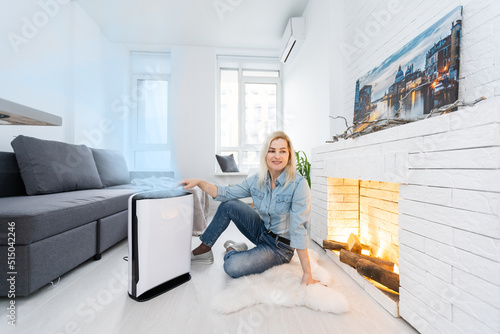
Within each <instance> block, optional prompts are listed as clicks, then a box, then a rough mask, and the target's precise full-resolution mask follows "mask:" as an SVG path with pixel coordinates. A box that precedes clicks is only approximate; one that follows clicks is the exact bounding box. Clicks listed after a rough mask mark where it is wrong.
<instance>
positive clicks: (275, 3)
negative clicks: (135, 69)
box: [76, 0, 308, 49]
mask: <svg viewBox="0 0 500 334" xmlns="http://www.w3.org/2000/svg"><path fill="white" fill-rule="evenodd" d="M76 1H77V2H78V3H79V4H80V6H81V7H82V8H83V9H84V10H85V11H86V12H87V13H88V14H89V15H90V16H91V17H92V18H93V19H94V20H95V21H96V22H97V24H98V25H99V26H100V27H101V30H102V32H103V34H104V35H105V36H106V37H107V38H108V39H109V40H110V41H113V42H124V43H144V44H162V45H198V46H215V47H230V48H253V49H255V48H256V49H277V48H279V47H280V41H281V37H282V35H283V31H284V29H285V26H286V23H287V21H288V19H289V18H290V17H294V16H302V13H303V12H304V9H305V7H306V5H307V2H308V0H177V1H175V0H76Z"/></svg>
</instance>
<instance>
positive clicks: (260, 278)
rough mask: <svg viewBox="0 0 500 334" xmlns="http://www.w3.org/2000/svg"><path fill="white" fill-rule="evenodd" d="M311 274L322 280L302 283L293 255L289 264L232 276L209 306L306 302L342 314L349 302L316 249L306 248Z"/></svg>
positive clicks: (222, 309) (228, 308)
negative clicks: (324, 266)
mask: <svg viewBox="0 0 500 334" xmlns="http://www.w3.org/2000/svg"><path fill="white" fill-rule="evenodd" d="M309 258H310V260H311V269H312V272H313V275H314V278H316V279H317V280H319V281H321V282H322V283H323V284H326V285H327V286H324V285H322V284H313V285H308V286H304V285H302V284H301V280H302V268H301V266H300V261H299V259H298V256H297V255H295V256H294V257H293V259H292V261H291V262H290V263H288V264H284V265H281V266H277V267H273V268H271V269H269V270H267V271H265V272H263V273H262V274H256V275H250V276H244V277H240V278H237V279H231V280H230V281H229V283H228V284H227V286H226V287H225V288H224V289H223V290H222V291H221V292H220V293H218V294H217V295H216V296H215V298H214V299H213V300H212V305H211V306H212V309H213V310H214V311H216V312H218V313H223V314H228V313H232V312H236V311H239V310H241V309H244V308H246V307H250V306H253V305H257V304H268V305H279V306H285V307H294V306H305V307H308V308H310V309H313V310H317V311H322V312H329V313H337V314H341V313H344V312H347V311H348V309H349V305H348V303H347V300H346V299H345V297H344V296H343V295H342V294H341V293H339V292H336V291H334V290H333V289H332V285H333V280H332V277H331V275H330V274H329V273H328V271H327V270H325V269H324V268H323V267H322V266H321V262H320V260H319V256H318V254H317V253H316V252H314V251H312V250H309Z"/></svg>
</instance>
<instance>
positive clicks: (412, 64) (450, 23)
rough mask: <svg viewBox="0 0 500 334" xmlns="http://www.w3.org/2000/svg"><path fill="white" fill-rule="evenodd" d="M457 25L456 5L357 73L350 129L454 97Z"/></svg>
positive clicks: (412, 115)
mask: <svg viewBox="0 0 500 334" xmlns="http://www.w3.org/2000/svg"><path fill="white" fill-rule="evenodd" d="M461 30H462V7H461V6H459V7H457V8H455V9H454V10H453V11H451V12H450V13H449V14H448V15H446V16H444V17H443V18H442V19H440V20H439V21H437V22H436V23H434V24H433V25H432V26H430V27H429V28H428V29H427V30H425V31H424V32H422V33H421V34H420V35H418V36H417V37H416V38H415V39H413V40H412V41H410V42H409V43H408V44H406V45H405V46H404V47H402V48H401V49H400V50H398V51H397V52H395V53H394V54H392V55H391V56H390V57H389V58H387V59H386V60H385V61H384V62H382V64H380V65H379V66H377V67H376V68H374V69H372V70H371V71H370V72H368V73H367V74H365V75H364V76H363V77H361V78H359V79H358V80H357V81H356V92H355V98H354V124H355V127H354V131H355V132H357V131H362V130H364V129H365V128H366V127H367V126H368V125H369V124H370V123H366V122H373V121H377V120H379V119H391V118H392V119H394V118H396V119H397V118H399V119H401V118H402V119H416V118H417V117H419V116H422V115H425V114H428V113H429V112H430V111H431V110H432V109H434V108H439V107H441V106H443V105H446V104H451V103H453V102H455V100H456V99H457V98H458V84H459V82H458V78H459V69H460V40H461ZM364 122H365V123H364Z"/></svg>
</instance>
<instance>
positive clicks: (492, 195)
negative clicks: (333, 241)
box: [311, 98, 500, 334]
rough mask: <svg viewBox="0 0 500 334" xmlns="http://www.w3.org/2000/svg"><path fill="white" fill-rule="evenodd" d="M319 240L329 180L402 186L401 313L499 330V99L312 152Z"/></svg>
mask: <svg viewBox="0 0 500 334" xmlns="http://www.w3.org/2000/svg"><path fill="white" fill-rule="evenodd" d="M311 163H312V173H311V174H312V178H311V179H312V197H313V215H312V224H311V237H312V239H313V240H314V241H315V242H317V243H318V244H320V245H321V244H322V242H323V240H324V239H326V238H327V234H328V228H327V217H328V211H327V177H335V178H347V179H360V180H371V181H384V182H394V183H399V184H400V187H399V191H400V199H399V267H400V284H401V288H400V302H399V310H400V314H401V316H402V317H403V318H404V319H405V320H406V321H408V322H409V323H410V324H411V325H412V326H414V327H415V328H416V329H417V330H418V331H420V332H422V333H433V332H440V333H454V334H455V333H472V332H477V333H479V332H480V333H499V332H500V98H496V99H488V100H485V101H482V102H480V103H478V104H476V105H475V106H473V107H466V108H462V109H460V110H458V111H456V112H453V113H450V114H446V115H441V116H436V117H433V118H429V119H426V120H421V121H417V122H414V123H409V124H406V125H401V126H397V127H393V128H390V129H386V130H383V131H379V132H376V133H372V134H369V135H364V136H361V137H359V138H356V139H348V140H341V141H339V142H335V143H329V144H325V145H322V146H320V147H317V148H315V149H313V152H312V159H311Z"/></svg>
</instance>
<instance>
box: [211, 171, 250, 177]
mask: <svg viewBox="0 0 500 334" xmlns="http://www.w3.org/2000/svg"><path fill="white" fill-rule="evenodd" d="M214 176H248V172H246V173H245V172H226V173H224V172H215V173H214Z"/></svg>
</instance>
